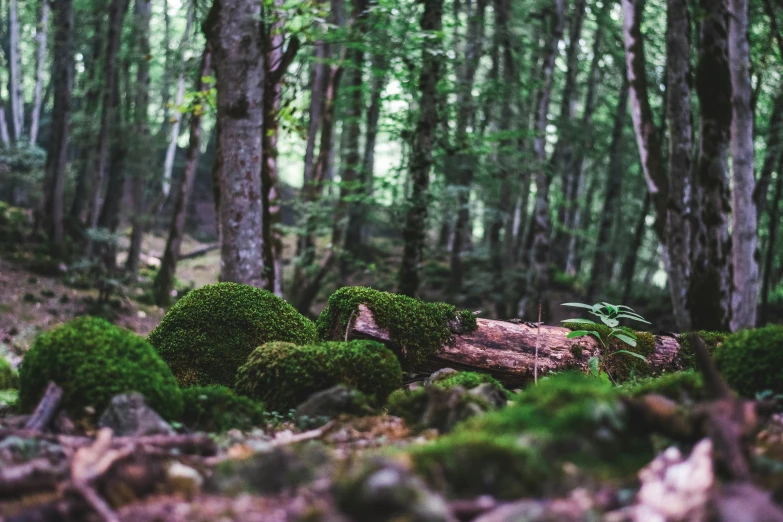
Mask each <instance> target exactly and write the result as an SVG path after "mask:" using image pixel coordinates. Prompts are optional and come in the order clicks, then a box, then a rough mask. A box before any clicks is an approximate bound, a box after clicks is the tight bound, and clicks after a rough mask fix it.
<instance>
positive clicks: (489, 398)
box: [468, 382, 508, 408]
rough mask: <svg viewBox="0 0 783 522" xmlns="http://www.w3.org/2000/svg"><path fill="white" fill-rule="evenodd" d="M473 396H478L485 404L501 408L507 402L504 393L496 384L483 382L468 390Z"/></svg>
mask: <svg viewBox="0 0 783 522" xmlns="http://www.w3.org/2000/svg"><path fill="white" fill-rule="evenodd" d="M468 393H469V394H471V395H472V396H473V397H478V398H479V399H481V400H483V401H484V402H486V403H487V404H490V405H492V406H495V407H496V408H502V407H503V406H505V405H506V403H507V402H508V398H507V397H506V393H505V392H504V391H503V389H502V388H501V387H500V386H498V385H497V384H494V383H491V382H485V383H482V384H479V385H478V386H476V387H475V388H471V389H470V390H469V391H468Z"/></svg>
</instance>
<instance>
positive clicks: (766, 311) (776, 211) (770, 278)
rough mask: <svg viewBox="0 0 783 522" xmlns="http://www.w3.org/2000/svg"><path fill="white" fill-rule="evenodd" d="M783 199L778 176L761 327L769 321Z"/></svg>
mask: <svg viewBox="0 0 783 522" xmlns="http://www.w3.org/2000/svg"><path fill="white" fill-rule="evenodd" d="M781 168H783V160H779V161H778V172H780V171H781ZM781 198H783V176H781V175H780V174H778V177H777V180H776V181H775V195H774V199H773V204H772V206H771V207H770V210H769V244H768V245H767V252H766V255H765V256H764V277H763V279H762V285H761V308H760V310H759V321H758V325H759V326H765V325H766V324H767V322H768V321H769V290H770V286H772V285H774V284H775V283H776V282H777V281H773V277H774V274H773V271H774V269H775V247H776V246H777V237H778V231H779V230H778V229H779V228H780V205H781Z"/></svg>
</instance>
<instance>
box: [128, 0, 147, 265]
mask: <svg viewBox="0 0 783 522" xmlns="http://www.w3.org/2000/svg"><path fill="white" fill-rule="evenodd" d="M151 15H152V3H151V0H136V25H135V29H136V31H135V33H136V35H135V36H136V49H135V50H136V53H137V62H136V96H135V98H136V101H135V104H134V115H133V130H134V143H136V144H137V145H140V146H141V147H140V148H139V150H138V153H137V154H135V156H137V157H136V158H134V167H135V168H134V170H135V172H134V173H133V179H132V181H131V184H132V199H133V215H132V216H131V223H132V225H133V228H132V230H131V237H130V247H129V248H128V259H127V261H126V263H125V269H126V270H127V271H128V273H129V274H130V275H131V276H135V275H136V273H137V272H138V270H139V257H140V256H141V241H142V239H143V237H144V228H145V226H146V216H145V205H144V186H145V181H146V167H147V165H146V163H145V162H144V161H143V160H142V158H141V156H142V150H144V149H145V148H146V147H147V144H148V143H150V139H149V138H150V124H149V117H148V115H147V111H148V108H149V104H150V65H149V63H150V62H149V60H150V56H151V55H150V17H151Z"/></svg>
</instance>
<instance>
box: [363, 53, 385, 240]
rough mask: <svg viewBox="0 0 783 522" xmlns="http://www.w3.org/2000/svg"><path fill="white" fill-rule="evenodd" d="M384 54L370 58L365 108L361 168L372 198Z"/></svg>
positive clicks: (366, 194) (368, 196) (364, 229)
mask: <svg viewBox="0 0 783 522" xmlns="http://www.w3.org/2000/svg"><path fill="white" fill-rule="evenodd" d="M388 67H389V66H388V63H387V60H386V56H384V55H383V53H377V54H375V55H374V56H373V59H372V73H373V76H372V82H371V83H370V106H369V107H368V109H367V133H366V136H365V139H364V160H363V163H362V165H363V167H362V168H363V170H364V177H365V180H366V181H365V190H364V194H365V196H366V197H367V198H372V195H373V182H374V177H375V144H376V142H377V140H378V121H379V120H380V118H381V102H382V99H381V97H382V96H383V91H384V89H385V88H386V75H387V69H388ZM362 242H363V243H366V242H367V225H366V223H365V224H364V228H363V230H362Z"/></svg>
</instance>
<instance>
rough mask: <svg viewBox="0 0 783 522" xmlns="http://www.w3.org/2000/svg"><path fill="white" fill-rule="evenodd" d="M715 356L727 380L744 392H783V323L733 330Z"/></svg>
mask: <svg viewBox="0 0 783 522" xmlns="http://www.w3.org/2000/svg"><path fill="white" fill-rule="evenodd" d="M714 357H715V362H716V363H717V365H718V369H719V370H720V371H721V373H722V374H723V376H724V377H725V379H726V381H727V382H728V383H729V385H730V386H731V387H732V388H733V389H734V390H736V391H737V392H738V393H740V394H741V395H744V396H745V397H754V396H755V395H756V394H757V393H760V392H764V391H771V392H773V393H775V394H782V393H783V325H770V326H765V327H764V328H757V329H755V330H743V331H741V332H737V333H735V334H732V335H730V336H728V337H726V339H725V341H723V343H722V344H721V345H720V346H718V347H717V348H716V349H715V352H714Z"/></svg>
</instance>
